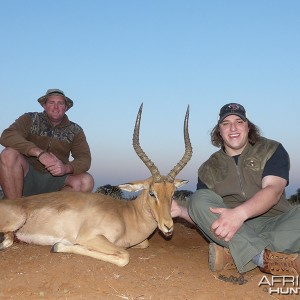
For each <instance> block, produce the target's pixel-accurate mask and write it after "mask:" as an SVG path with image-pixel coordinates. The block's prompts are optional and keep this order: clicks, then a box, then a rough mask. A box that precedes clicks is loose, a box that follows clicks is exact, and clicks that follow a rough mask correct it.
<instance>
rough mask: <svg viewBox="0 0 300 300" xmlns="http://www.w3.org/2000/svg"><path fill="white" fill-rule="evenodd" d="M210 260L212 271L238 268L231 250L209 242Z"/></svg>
mask: <svg viewBox="0 0 300 300" xmlns="http://www.w3.org/2000/svg"><path fill="white" fill-rule="evenodd" d="M208 261H209V268H210V270H211V271H212V272H216V271H221V270H231V269H235V268H236V266H235V264H234V261H233V258H232V256H231V254H230V250H229V249H227V248H224V247H222V246H219V245H217V244H215V243H210V244H209V257H208Z"/></svg>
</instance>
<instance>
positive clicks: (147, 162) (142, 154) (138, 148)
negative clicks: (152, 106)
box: [133, 103, 193, 182]
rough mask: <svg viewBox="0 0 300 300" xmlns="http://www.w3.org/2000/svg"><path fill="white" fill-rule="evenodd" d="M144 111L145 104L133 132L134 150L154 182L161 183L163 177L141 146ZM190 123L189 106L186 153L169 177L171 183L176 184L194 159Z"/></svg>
mask: <svg viewBox="0 0 300 300" xmlns="http://www.w3.org/2000/svg"><path fill="white" fill-rule="evenodd" d="M142 111H143V103H142V104H141V106H140V109H139V111H138V114H137V117H136V121H135V127H134V132H133V148H134V150H135V152H136V154H137V155H138V157H139V158H140V159H141V160H142V161H143V162H144V164H145V165H146V166H147V168H148V169H149V171H150V172H151V175H152V177H153V179H154V181H155V182H160V181H161V179H162V176H161V175H160V172H159V170H158V168H157V167H156V166H155V164H154V163H153V162H152V161H151V160H150V159H149V157H148V156H147V155H146V153H145V152H144V151H143V149H142V148H141V146H140V141H139V135H140V123H141V116H142ZM188 121H189V106H188V108H187V111H186V114H185V119H184V128H183V133H184V143H185V153H184V155H183V157H182V159H181V160H180V161H179V162H178V163H177V164H176V166H175V167H174V168H173V169H172V170H171V171H170V173H169V174H168V175H167V180H168V181H169V182H174V179H175V177H176V176H177V175H178V173H179V172H180V171H181V170H182V169H183V168H184V167H185V165H186V164H187V163H188V161H189V160H190V159H191V157H192V153H193V149H192V145H191V141H190V137H189V130H188Z"/></svg>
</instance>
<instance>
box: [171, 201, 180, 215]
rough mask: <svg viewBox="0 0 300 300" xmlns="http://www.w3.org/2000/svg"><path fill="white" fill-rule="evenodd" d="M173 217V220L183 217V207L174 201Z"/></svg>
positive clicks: (172, 205) (172, 207)
mask: <svg viewBox="0 0 300 300" xmlns="http://www.w3.org/2000/svg"><path fill="white" fill-rule="evenodd" d="M171 216H172V218H176V217H180V216H181V206H180V205H179V204H178V203H177V202H176V201H175V200H174V199H173V200H172V204H171Z"/></svg>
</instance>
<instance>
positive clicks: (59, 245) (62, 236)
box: [0, 104, 192, 267]
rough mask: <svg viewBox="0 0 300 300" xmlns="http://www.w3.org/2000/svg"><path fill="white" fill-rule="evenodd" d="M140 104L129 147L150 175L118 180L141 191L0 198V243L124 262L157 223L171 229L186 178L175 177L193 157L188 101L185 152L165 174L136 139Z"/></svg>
mask: <svg viewBox="0 0 300 300" xmlns="http://www.w3.org/2000/svg"><path fill="white" fill-rule="evenodd" d="M142 108H143V104H141V106H140V109H139V112H138V114H137V118H136V122H135V127H134V133H133V148H134V150H135V152H136V153H137V155H138V156H139V157H140V159H141V160H142V161H143V162H144V164H145V165H146V166H147V168H148V169H149V171H150V172H151V175H152V176H151V177H150V178H148V179H145V180H138V181H134V182H130V183H125V184H121V185H119V187H120V188H121V189H123V190H126V191H140V190H141V193H140V194H139V196H138V197H137V198H136V199H135V200H132V201H124V200H118V199H114V198H112V197H110V196H107V195H103V194H99V193H80V192H63V191H61V192H54V193H48V194H40V195H34V196H29V197H23V198H19V199H15V200H2V201H0V232H1V233H2V234H1V236H0V249H5V248H8V247H9V246H11V245H12V244H13V242H14V239H15V238H16V239H18V240H20V241H23V242H26V243H32V244H37V245H51V246H52V248H51V251H52V252H66V253H75V254H81V255H86V256H90V257H93V258H96V259H100V260H103V261H106V262H110V263H113V264H115V265H117V266H120V267H123V266H125V265H126V264H128V262H129V253H128V251H127V250H126V249H127V248H130V247H140V248H146V247H148V237H149V236H150V235H151V234H152V233H153V232H154V231H155V229H156V228H157V227H158V228H159V229H160V230H161V231H162V233H163V234H164V235H166V236H170V235H171V234H172V232H173V219H172V217H171V202H172V197H173V194H174V191H175V190H176V188H178V187H181V186H182V185H184V184H186V183H187V180H179V179H175V177H176V176H177V174H178V173H179V172H180V171H181V170H182V169H183V168H184V166H185V165H186V164H187V163H188V161H189V160H190V159H191V157H192V146H191V143H190V138H189V132H188V118H189V107H188V108H187V111H186V115H185V119H184V142H185V153H184V155H183V157H182V159H181V160H180V161H179V162H178V163H177V164H176V166H175V167H174V168H173V169H172V170H171V171H170V173H169V174H168V175H167V176H162V175H161V174H160V172H159V170H158V168H157V167H156V166H155V164H154V163H153V162H152V161H151V160H150V159H149V158H148V156H147V155H146V154H145V152H144V151H143V150H142V148H141V146H140V142H139V131H140V121H141V115H142Z"/></svg>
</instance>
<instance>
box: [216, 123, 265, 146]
mask: <svg viewBox="0 0 300 300" xmlns="http://www.w3.org/2000/svg"><path fill="white" fill-rule="evenodd" d="M245 122H248V126H249V133H248V140H249V143H250V144H252V145H254V144H255V143H256V142H257V141H258V140H259V139H260V138H261V133H260V129H259V128H258V127H257V126H256V125H255V124H253V123H252V122H250V121H249V120H248V119H247V120H246V121H245ZM210 140H211V143H212V145H213V146H215V147H218V148H224V141H223V138H222V137H221V134H220V127H219V124H217V125H216V126H215V127H214V128H213V130H212V131H211V133H210Z"/></svg>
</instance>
